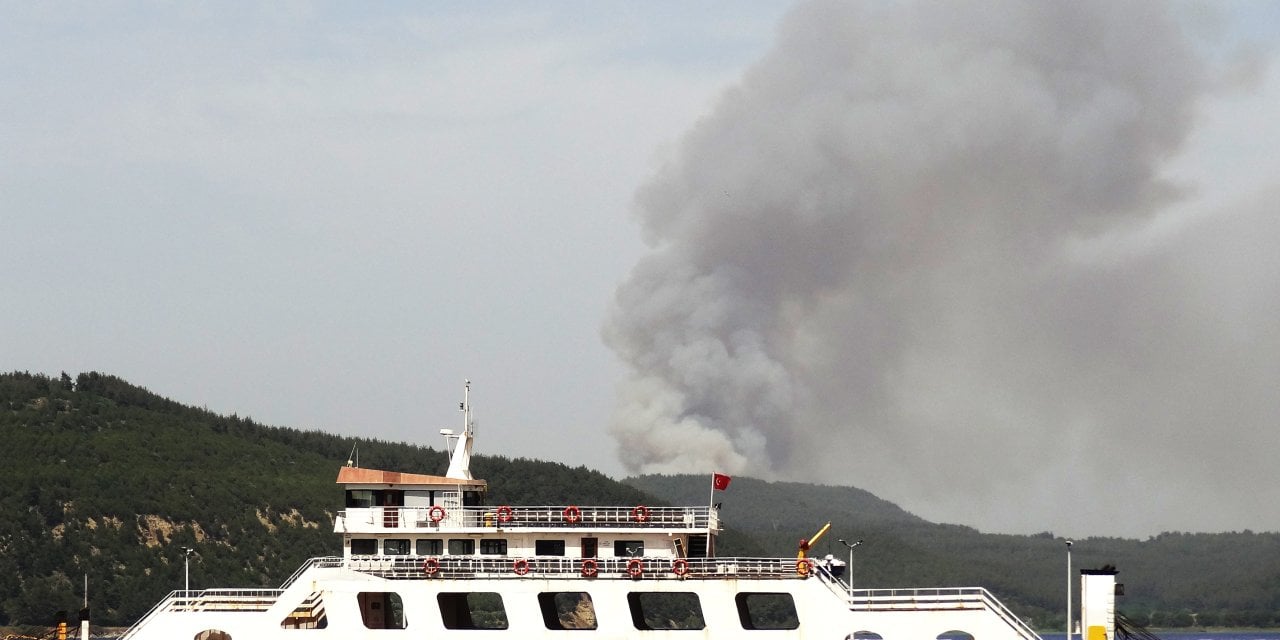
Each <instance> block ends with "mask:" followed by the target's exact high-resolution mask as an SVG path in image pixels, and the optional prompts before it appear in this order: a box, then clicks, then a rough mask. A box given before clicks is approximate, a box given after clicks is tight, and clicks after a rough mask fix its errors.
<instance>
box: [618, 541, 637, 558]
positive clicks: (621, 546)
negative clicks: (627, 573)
mask: <svg viewBox="0 0 1280 640" xmlns="http://www.w3.org/2000/svg"><path fill="white" fill-rule="evenodd" d="M613 555H614V557H616V558H633V557H634V558H639V557H640V556H643V555H644V540H617V541H615V542H614V543H613Z"/></svg>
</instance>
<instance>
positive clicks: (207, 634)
mask: <svg viewBox="0 0 1280 640" xmlns="http://www.w3.org/2000/svg"><path fill="white" fill-rule="evenodd" d="M195 640H231V634H229V633H227V632H226V631H219V630H217V629H205V630H204V631H201V632H200V633H197V634H196V637H195Z"/></svg>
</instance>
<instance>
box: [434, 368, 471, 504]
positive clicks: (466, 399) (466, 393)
mask: <svg viewBox="0 0 1280 640" xmlns="http://www.w3.org/2000/svg"><path fill="white" fill-rule="evenodd" d="M465 382H466V384H465V385H464V388H463V392H462V403H461V404H459V405H458V410H460V411H462V433H461V434H458V435H456V436H455V435H454V433H453V431H452V430H450V429H441V430H440V433H441V434H443V435H444V437H445V443H446V444H445V446H446V448H448V447H450V446H452V449H453V451H452V452H451V453H450V454H449V470H448V471H447V472H446V473H445V474H444V475H445V477H446V478H456V479H458V480H474V479H475V478H472V477H471V441H472V440H473V439H474V438H475V420H474V419H472V416H471V381H470V380H467V381H465ZM455 439H456V440H457V442H456V443H455V442H453V440H455Z"/></svg>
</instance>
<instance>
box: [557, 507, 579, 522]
mask: <svg viewBox="0 0 1280 640" xmlns="http://www.w3.org/2000/svg"><path fill="white" fill-rule="evenodd" d="M561 515H563V516H564V521H565V522H568V523H569V524H574V523H575V522H577V521H579V520H581V519H582V509H579V508H578V507H576V506H574V505H569V506H567V507H565V508H564V511H562V512H561Z"/></svg>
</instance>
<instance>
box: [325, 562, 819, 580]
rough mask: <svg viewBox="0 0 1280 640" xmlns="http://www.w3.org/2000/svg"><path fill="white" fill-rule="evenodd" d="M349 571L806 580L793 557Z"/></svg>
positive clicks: (373, 565)
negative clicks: (798, 570) (797, 568)
mask: <svg viewBox="0 0 1280 640" xmlns="http://www.w3.org/2000/svg"><path fill="white" fill-rule="evenodd" d="M347 567H348V568H350V569H352V570H354V571H359V572H361V573H367V574H370V575H375V576H378V577H381V578H388V579H392V580H422V579H437V578H444V579H451V580H473V579H504V578H509V579H521V578H547V579H578V578H582V577H592V578H598V579H612V580H616V579H628V580H680V579H688V580H707V579H723V578H766V579H778V580H780V579H802V578H804V577H805V576H803V575H801V574H800V573H798V572H797V571H796V561H795V560H794V559H792V558H688V559H685V560H677V559H675V558H661V557H640V558H587V559H584V558H561V557H548V556H537V557H532V558H528V557H506V556H493V557H485V556H427V557H423V556H406V557H396V558H389V557H386V556H353V557H352V558H351V559H350V560H348V561H347Z"/></svg>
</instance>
